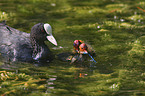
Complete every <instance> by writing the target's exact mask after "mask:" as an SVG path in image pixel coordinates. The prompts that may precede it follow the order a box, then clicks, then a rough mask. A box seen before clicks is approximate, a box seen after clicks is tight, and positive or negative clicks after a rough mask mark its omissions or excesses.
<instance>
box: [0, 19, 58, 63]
mask: <svg viewBox="0 0 145 96" xmlns="http://www.w3.org/2000/svg"><path fill="white" fill-rule="evenodd" d="M46 40H49V41H50V42H51V43H53V44H54V45H57V42H56V40H55V38H54V37H53V35H52V29H51V26H50V25H49V24H44V23H38V24H36V25H34V26H33V27H32V29H31V33H25V32H22V31H19V30H16V29H14V28H12V27H9V26H8V25H6V23H5V21H4V22H2V23H0V53H1V55H2V56H4V58H6V59H7V60H10V61H22V62H33V61H38V62H41V61H47V62H48V61H51V60H52V59H53V55H52V52H51V51H50V49H49V48H48V47H47V45H46V44H45V42H44V41H46Z"/></svg>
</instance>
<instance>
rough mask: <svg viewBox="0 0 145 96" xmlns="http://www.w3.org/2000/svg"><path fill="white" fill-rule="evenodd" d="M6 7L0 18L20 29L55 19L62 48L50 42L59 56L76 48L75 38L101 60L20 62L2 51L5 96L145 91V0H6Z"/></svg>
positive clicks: (114, 95) (134, 94) (115, 95)
mask: <svg viewBox="0 0 145 96" xmlns="http://www.w3.org/2000/svg"><path fill="white" fill-rule="evenodd" d="M0 5H1V9H0V21H3V20H6V21H7V24H8V25H9V26H12V27H14V28H16V29H19V30H20V31H24V32H28V33H29V32H30V30H31V27H32V26H33V25H34V24H36V23H40V22H44V23H46V22H47V23H50V24H51V25H52V27H53V32H54V35H55V37H56V39H57V41H58V43H59V46H58V47H55V48H54V46H53V45H51V44H49V42H45V43H47V45H48V46H51V47H50V48H52V49H50V50H52V51H53V52H54V54H55V55H57V54H59V53H62V52H71V51H72V49H73V41H74V40H76V39H81V40H83V41H85V42H87V43H88V44H90V45H91V46H92V47H93V49H94V50H95V52H96V56H95V57H93V58H94V59H95V60H96V61H97V63H92V62H91V61H90V62H84V63H77V62H76V63H75V64H69V63H68V62H63V61H60V60H58V59H57V58H55V59H54V60H53V61H52V62H50V63H47V64H44V66H43V64H37V63H36V64H27V63H21V62H20V63H19V62H18V64H15V63H11V62H5V61H4V60H2V58H1V57H2V56H1V54H0V60H1V61H0V65H1V68H0V95H2V96H4V95H6V96H68V95H70V96H144V95H145V71H144V69H145V63H144V58H145V36H144V35H145V30H144V29H145V25H144V23H145V16H144V12H145V7H144V5H145V2H144V1H139V0H128V1H125V0H102V1H101V0H25V1H24V0H23V1H19V0H1V1H0ZM52 46H53V47H52ZM90 59H91V58H90ZM87 65H90V66H87Z"/></svg>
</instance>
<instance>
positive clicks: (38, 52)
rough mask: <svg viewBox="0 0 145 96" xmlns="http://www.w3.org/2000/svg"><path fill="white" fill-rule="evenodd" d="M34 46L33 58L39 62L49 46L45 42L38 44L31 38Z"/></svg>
mask: <svg viewBox="0 0 145 96" xmlns="http://www.w3.org/2000/svg"><path fill="white" fill-rule="evenodd" d="M31 44H32V49H33V53H32V57H33V59H34V60H39V59H41V58H43V54H44V50H47V49H48V48H47V45H46V44H45V43H44V42H38V41H36V40H35V39H34V38H31Z"/></svg>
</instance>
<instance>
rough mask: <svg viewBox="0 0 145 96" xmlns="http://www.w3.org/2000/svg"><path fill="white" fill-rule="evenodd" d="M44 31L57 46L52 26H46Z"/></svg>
mask: <svg viewBox="0 0 145 96" xmlns="http://www.w3.org/2000/svg"><path fill="white" fill-rule="evenodd" d="M44 29H45V31H46V33H47V35H48V36H47V37H46V38H47V39H48V40H49V41H50V42H51V43H52V44H54V45H56V46H57V42H56V40H55V38H54V37H53V35H52V28H51V26H50V25H49V24H47V23H46V24H44Z"/></svg>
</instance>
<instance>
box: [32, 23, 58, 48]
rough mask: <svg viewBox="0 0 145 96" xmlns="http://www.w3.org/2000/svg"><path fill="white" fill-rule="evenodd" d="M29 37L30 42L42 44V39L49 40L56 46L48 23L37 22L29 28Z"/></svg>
mask: <svg viewBox="0 0 145 96" xmlns="http://www.w3.org/2000/svg"><path fill="white" fill-rule="evenodd" d="M30 39H31V42H32V44H34V43H38V44H40V45H41V44H44V41H46V40H49V41H50V42H51V43H52V44H54V45H56V46H57V42H56V40H55V38H54V37H53V35H52V28H51V26H50V25H49V24H47V23H46V24H44V23H38V24H36V25H34V26H33V27H32V29H31V33H30Z"/></svg>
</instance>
